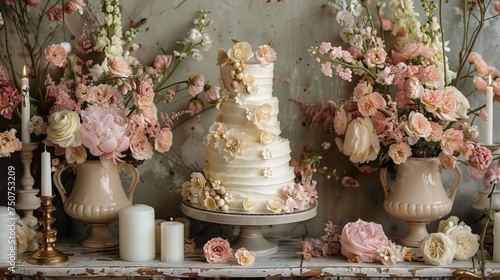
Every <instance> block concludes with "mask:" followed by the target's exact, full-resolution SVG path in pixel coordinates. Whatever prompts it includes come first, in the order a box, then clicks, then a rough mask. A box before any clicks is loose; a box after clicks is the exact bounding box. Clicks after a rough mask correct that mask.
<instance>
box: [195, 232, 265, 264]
mask: <svg viewBox="0 0 500 280" xmlns="http://www.w3.org/2000/svg"><path fill="white" fill-rule="evenodd" d="M203 254H204V256H205V258H206V260H207V262H208V263H211V264H217V263H228V262H230V261H231V258H232V257H233V249H232V248H231V244H229V241H227V239H224V238H221V237H215V238H212V239H210V240H209V241H207V243H205V245H203ZM255 256H256V253H255V252H253V251H248V250H247V249H246V248H243V247H242V248H239V249H238V250H236V253H235V254H234V258H235V259H236V262H237V263H238V264H239V265H241V266H250V265H252V264H253V263H254V262H255Z"/></svg>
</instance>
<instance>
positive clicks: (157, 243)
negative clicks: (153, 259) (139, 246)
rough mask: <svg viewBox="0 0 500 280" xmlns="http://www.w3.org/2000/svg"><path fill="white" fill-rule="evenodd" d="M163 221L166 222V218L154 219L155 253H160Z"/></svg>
mask: <svg viewBox="0 0 500 280" xmlns="http://www.w3.org/2000/svg"><path fill="white" fill-rule="evenodd" d="M163 222H166V220H163V219H158V220H155V248H156V250H155V251H156V254H157V255H160V254H161V223H163Z"/></svg>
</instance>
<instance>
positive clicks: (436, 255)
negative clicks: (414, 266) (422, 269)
mask: <svg viewBox="0 0 500 280" xmlns="http://www.w3.org/2000/svg"><path fill="white" fill-rule="evenodd" d="M419 247H420V251H421V252H422V256H423V257H424V262H425V264H432V265H450V264H451V262H452V261H453V257H454V256H455V251H456V249H455V244H454V242H453V240H451V239H450V238H449V237H448V236H447V235H446V234H444V233H442V232H437V233H431V234H429V235H428V236H426V237H425V238H424V239H423V240H421V241H420V246H419Z"/></svg>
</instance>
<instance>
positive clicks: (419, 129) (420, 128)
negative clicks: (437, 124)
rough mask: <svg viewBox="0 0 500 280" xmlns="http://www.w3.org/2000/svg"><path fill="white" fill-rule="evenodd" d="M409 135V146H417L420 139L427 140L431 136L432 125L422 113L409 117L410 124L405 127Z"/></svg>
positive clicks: (413, 113)
mask: <svg viewBox="0 0 500 280" xmlns="http://www.w3.org/2000/svg"><path fill="white" fill-rule="evenodd" d="M405 130H406V133H407V134H408V136H409V137H408V144H410V145H415V144H416V143H417V141H418V140H419V139H420V138H427V137H428V136H429V135H431V132H432V127H431V123H430V122H429V120H427V118H426V117H425V116H424V115H423V114H422V113H416V112H411V113H410V115H409V116H408V123H407V124H406V125H405Z"/></svg>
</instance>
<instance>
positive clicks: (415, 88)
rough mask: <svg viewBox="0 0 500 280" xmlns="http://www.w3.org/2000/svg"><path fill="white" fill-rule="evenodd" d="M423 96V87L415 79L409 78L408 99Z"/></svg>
mask: <svg viewBox="0 0 500 280" xmlns="http://www.w3.org/2000/svg"><path fill="white" fill-rule="evenodd" d="M422 94H424V87H423V86H422V84H421V83H420V80H419V79H418V78H417V77H411V78H410V97H411V98H412V99H415V98H419V97H420V96H422Z"/></svg>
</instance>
